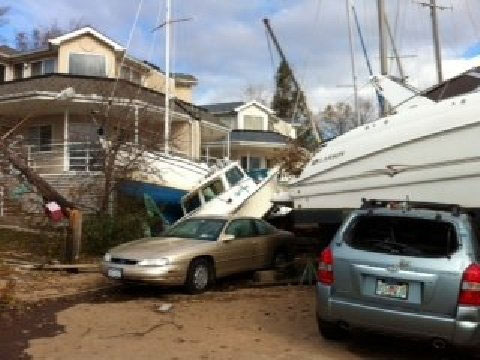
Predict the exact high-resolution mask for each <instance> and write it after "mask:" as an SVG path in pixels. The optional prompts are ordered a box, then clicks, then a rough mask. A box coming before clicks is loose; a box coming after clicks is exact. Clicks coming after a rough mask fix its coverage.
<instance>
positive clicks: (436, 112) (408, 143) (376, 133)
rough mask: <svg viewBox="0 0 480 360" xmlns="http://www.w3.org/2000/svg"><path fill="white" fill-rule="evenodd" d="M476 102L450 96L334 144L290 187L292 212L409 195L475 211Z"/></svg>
mask: <svg viewBox="0 0 480 360" xmlns="http://www.w3.org/2000/svg"><path fill="white" fill-rule="evenodd" d="M479 103H480V95H479V94H478V93H477V94H470V95H468V96H464V97H461V98H459V99H449V100H448V102H447V101H445V102H442V103H438V104H434V105H432V106H425V107H422V108H419V109H416V110H415V111H410V112H408V113H407V114H405V113H402V114H400V115H395V116H391V117H388V118H386V119H380V120H378V121H377V122H375V123H374V124H369V125H368V126H366V127H362V128H359V129H355V130H353V131H355V132H357V134H354V135H356V136H352V135H349V136H345V138H343V139H342V137H340V138H339V139H338V140H334V141H332V143H330V144H328V145H327V147H326V148H325V149H323V150H327V151H323V150H322V151H321V152H320V153H319V154H317V155H316V156H315V158H316V159H317V160H318V161H317V162H316V164H315V163H314V162H312V163H311V164H310V165H309V167H307V168H306V169H305V171H304V173H303V174H302V176H301V177H300V179H298V180H297V181H296V182H295V183H293V184H292V185H291V187H290V194H291V196H292V197H293V199H294V205H295V208H296V209H299V208H300V209H325V210H327V209H328V210H332V209H339V210H341V209H353V208H357V207H359V206H360V205H361V199H362V198H375V199H406V197H408V198H409V199H410V200H412V201H426V202H440V203H451V204H459V205H461V206H463V207H467V208H480V186H479V185H480V182H479V180H480V144H478V141H479V140H478V139H480V113H479V111H478V104H479ZM360 131H363V132H364V136H360V135H361V134H358V133H359V132H360ZM360 141H363V142H365V143H364V144H361V143H360ZM355 151H357V154H355ZM322 152H323V154H322Z"/></svg>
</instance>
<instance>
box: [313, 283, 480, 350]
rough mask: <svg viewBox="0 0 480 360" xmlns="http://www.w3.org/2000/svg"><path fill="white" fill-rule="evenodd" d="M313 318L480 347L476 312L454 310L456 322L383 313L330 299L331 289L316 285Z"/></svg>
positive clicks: (479, 316) (479, 318) (479, 317)
mask: <svg viewBox="0 0 480 360" xmlns="http://www.w3.org/2000/svg"><path fill="white" fill-rule="evenodd" d="M316 297H317V301H316V313H317V317H318V318H319V319H321V320H323V321H327V322H332V323H336V322H344V323H347V324H348V325H349V326H350V327H352V328H357V327H358V328H365V329H371V330H376V331H382V332H389V333H392V334H397V335H404V336H417V337H423V338H430V339H431V338H441V339H444V340H446V341H448V342H449V343H451V344H452V345H454V346H459V347H464V348H470V347H478V346H480V310H479V308H476V307H458V311H457V316H456V318H451V317H446V316H438V315H426V314H418V313H410V312H402V311H399V310H392V309H385V308H380V307H374V306H370V305H365V304H360V303H356V302H354V301H350V300H348V301H347V300H345V299H340V298H335V297H332V296H331V287H330V286H326V285H322V284H320V283H317V286H316Z"/></svg>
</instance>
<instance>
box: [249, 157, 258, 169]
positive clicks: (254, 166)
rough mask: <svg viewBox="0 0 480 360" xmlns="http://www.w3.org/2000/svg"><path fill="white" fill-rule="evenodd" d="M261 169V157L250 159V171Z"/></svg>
mask: <svg viewBox="0 0 480 360" xmlns="http://www.w3.org/2000/svg"><path fill="white" fill-rule="evenodd" d="M260 167H261V159H260V158H259V157H255V156H252V157H250V169H249V170H254V169H260Z"/></svg>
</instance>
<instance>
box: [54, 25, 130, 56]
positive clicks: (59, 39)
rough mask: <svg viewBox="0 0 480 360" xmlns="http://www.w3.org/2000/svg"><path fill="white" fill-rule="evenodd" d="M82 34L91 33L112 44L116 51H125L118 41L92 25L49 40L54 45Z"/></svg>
mask: <svg viewBox="0 0 480 360" xmlns="http://www.w3.org/2000/svg"><path fill="white" fill-rule="evenodd" d="M82 35H91V36H93V37H96V38H97V39H99V40H101V41H103V42H104V43H106V44H108V45H110V46H111V47H112V48H113V49H114V50H115V51H124V50H125V48H124V47H123V46H121V45H120V44H118V43H117V42H115V41H113V40H112V39H110V38H108V37H107V36H105V35H103V34H101V33H100V32H98V31H97V30H95V29H93V28H92V27H90V26H85V27H83V28H81V29H78V30H75V31H71V32H69V33H66V34H63V35H60V36H58V37H56V38H53V39H50V40H48V42H49V43H50V44H52V45H60V44H61V43H62V42H64V41H68V40H70V39H74V38H76V37H78V36H82Z"/></svg>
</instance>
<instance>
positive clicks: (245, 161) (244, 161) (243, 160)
mask: <svg viewBox="0 0 480 360" xmlns="http://www.w3.org/2000/svg"><path fill="white" fill-rule="evenodd" d="M240 164H241V165H242V168H243V169H244V170H248V159H247V157H246V156H242V158H241V159H240Z"/></svg>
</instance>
